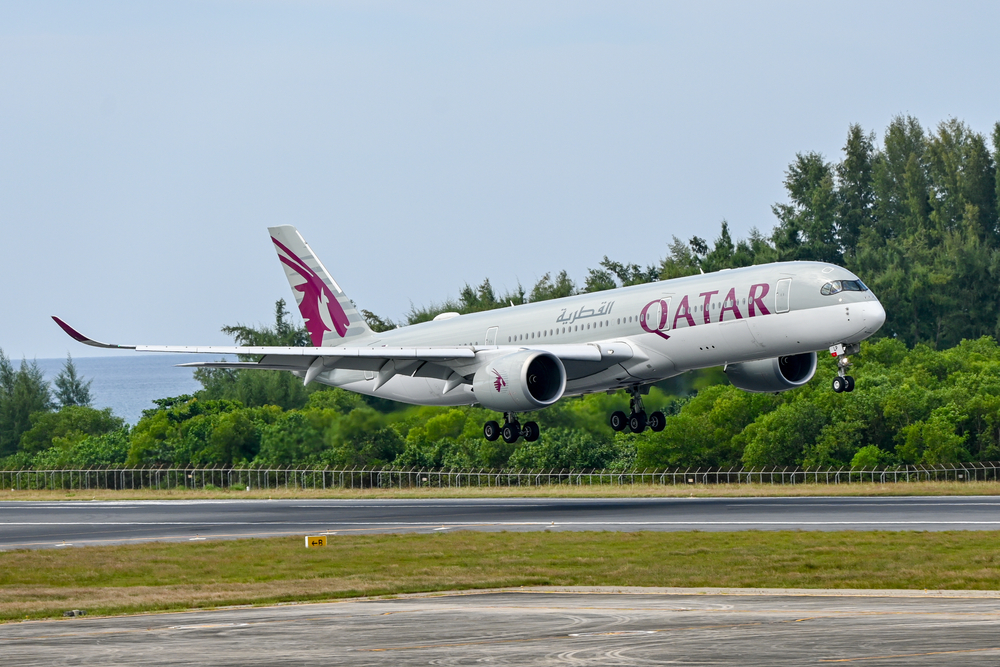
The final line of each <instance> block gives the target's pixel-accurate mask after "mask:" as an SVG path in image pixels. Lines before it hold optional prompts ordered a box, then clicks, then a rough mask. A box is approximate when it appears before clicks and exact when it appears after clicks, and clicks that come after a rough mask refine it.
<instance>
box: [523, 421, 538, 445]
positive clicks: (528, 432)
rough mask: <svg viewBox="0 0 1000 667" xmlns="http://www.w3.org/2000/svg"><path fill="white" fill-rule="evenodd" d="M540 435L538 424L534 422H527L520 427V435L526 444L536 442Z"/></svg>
mask: <svg viewBox="0 0 1000 667" xmlns="http://www.w3.org/2000/svg"><path fill="white" fill-rule="evenodd" d="M541 433H542V431H541V429H540V428H538V424H537V423H536V422H527V423H526V424H525V425H524V426H522V427H521V435H522V436H524V439H525V440H527V441H528V442H534V441H535V440H538V436H539V435H541Z"/></svg>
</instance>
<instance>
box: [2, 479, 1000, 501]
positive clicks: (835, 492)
mask: <svg viewBox="0 0 1000 667" xmlns="http://www.w3.org/2000/svg"><path fill="white" fill-rule="evenodd" d="M995 495H1000V483H997V482H908V483H899V484H871V483H853V484H795V485H787V484H786V485H781V484H773V485H772V484H710V485H705V484H685V485H678V486H662V485H658V484H629V485H624V486H618V485H612V484H603V485H593V486H574V485H569V484H561V485H558V484H554V485H545V486H521V487H492V488H480V487H465V488H455V487H453V488H447V487H445V488H422V489H421V488H417V489H402V490H400V489H328V490H323V489H315V490H314V489H288V490H285V489H276V490H272V491H258V490H254V491H243V490H239V489H234V490H216V491H185V490H138V491H108V490H95V491H86V490H80V489H75V490H73V491H12V490H11V489H0V500H91V499H94V500H169V499H177V500H180V499H183V500H195V499H226V500H233V499H237V498H251V499H264V498H293V499H298V498H356V499H359V500H364V499H372V498H678V497H683V498H688V497H694V498H756V497H801V496H995Z"/></svg>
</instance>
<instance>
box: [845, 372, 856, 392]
mask: <svg viewBox="0 0 1000 667" xmlns="http://www.w3.org/2000/svg"><path fill="white" fill-rule="evenodd" d="M844 382H845V383H846V386H845V387H844V391H846V392H852V391H854V378H852V377H851V376H850V375H845V376H844Z"/></svg>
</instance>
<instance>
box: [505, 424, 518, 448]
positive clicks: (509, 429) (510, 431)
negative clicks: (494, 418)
mask: <svg viewBox="0 0 1000 667" xmlns="http://www.w3.org/2000/svg"><path fill="white" fill-rule="evenodd" d="M501 433H502V434H503V441H504V442H506V443H507V444H514V443H515V442H517V439H518V438H520V437H521V429H520V427H519V424H518V423H517V422H514V423H513V424H511V423H510V422H507V423H506V424H504V425H503V429H502V430H501Z"/></svg>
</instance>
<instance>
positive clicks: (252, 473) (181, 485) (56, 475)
mask: <svg viewBox="0 0 1000 667" xmlns="http://www.w3.org/2000/svg"><path fill="white" fill-rule="evenodd" d="M998 470H1000V462H988V463H964V464H956V465H937V466H933V465H932V466H923V465H915V466H897V467H891V468H878V469H870V470H869V469H865V470H856V469H851V468H849V467H842V468H816V469H807V468H779V467H775V468H762V469H747V468H735V467H734V468H728V469H726V468H685V469H680V468H676V469H671V470H653V469H645V470H639V469H631V470H556V469H551V470H527V469H518V470H515V469H509V470H487V469H472V470H468V469H466V470H441V469H423V468H409V469H401V468H351V469H349V470H346V469H345V470H334V469H330V468H296V467H287V468H283V467H277V468H274V467H249V468H225V467H216V468H194V467H189V468H140V467H133V468H125V467H121V468H90V469H86V470H81V469H65V470H28V469H26V470H0V488H2V489H11V490H15V491H16V490H31V489H65V490H71V489H81V490H90V489H130V490H134V489H192V490H213V489H238V490H246V491H251V490H272V489H273V490H277V489H289V490H291V489H369V488H371V489H397V488H398V489H412V488H426V487H433V488H464V487H483V488H485V487H534V486H548V485H573V486H584V485H587V486H590V485H602V484H603V485H614V486H627V485H633V484H654V485H667V486H669V485H675V486H676V485H684V484H702V485H707V484H782V485H784V484H806V483H811V484H856V483H859V482H869V483H875V484H899V483H907V482H922V481H931V480H936V481H952V482H971V481H997V480H998V479H1000V477H998Z"/></svg>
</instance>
